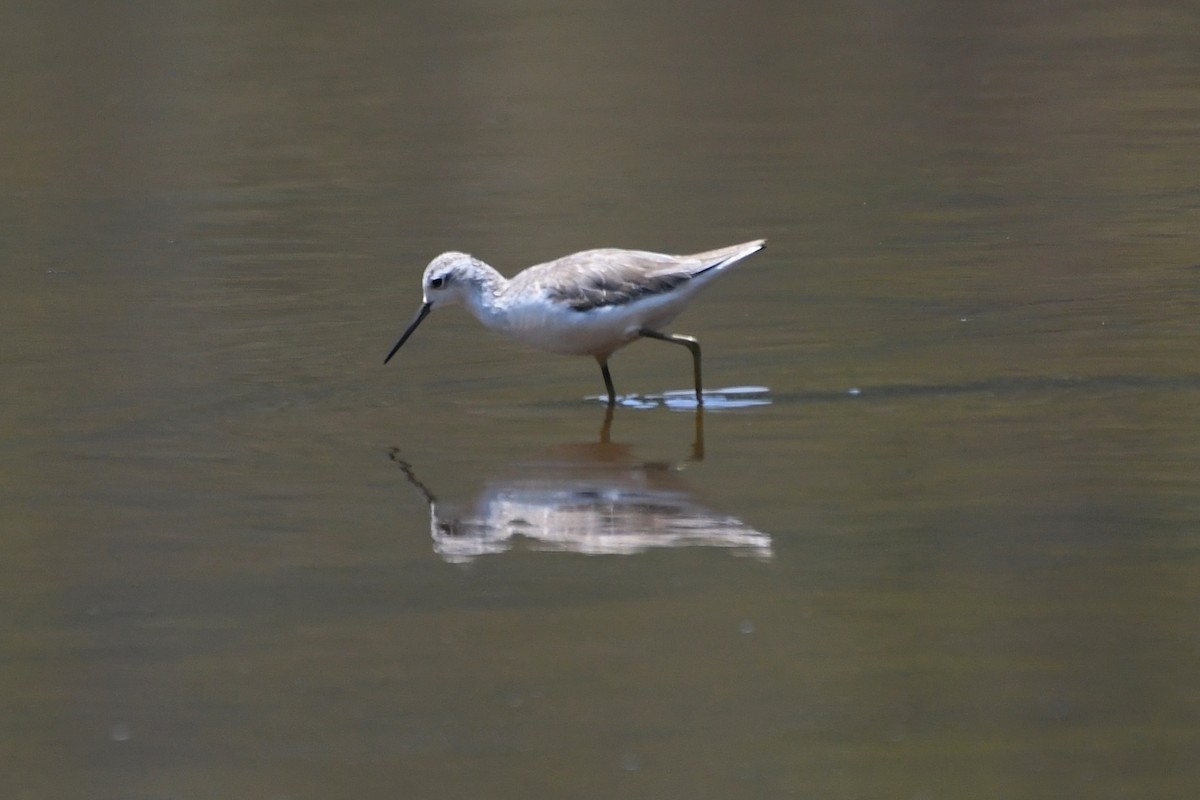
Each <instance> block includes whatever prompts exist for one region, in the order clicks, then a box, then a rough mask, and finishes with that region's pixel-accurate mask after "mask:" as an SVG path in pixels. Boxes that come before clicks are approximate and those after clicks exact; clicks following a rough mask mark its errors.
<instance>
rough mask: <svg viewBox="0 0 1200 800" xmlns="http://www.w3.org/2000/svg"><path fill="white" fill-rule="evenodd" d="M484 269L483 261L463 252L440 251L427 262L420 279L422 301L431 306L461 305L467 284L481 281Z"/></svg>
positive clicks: (485, 266) (468, 287)
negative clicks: (440, 252) (439, 253)
mask: <svg viewBox="0 0 1200 800" xmlns="http://www.w3.org/2000/svg"><path fill="white" fill-rule="evenodd" d="M485 269H489V268H488V266H487V265H486V264H484V263H483V262H482V261H480V260H479V259H477V258H475V257H474V256H469V255H467V254H466V253H458V252H454V251H451V252H449V253H442V254H441V255H440V256H438V257H437V258H435V259H434V260H433V261H430V262H429V266H428V267H426V268H425V275H424V276H423V277H422V278H421V291H422V293H423V295H424V300H425V302H426V303H427V304H429V305H431V306H442V305H447V306H448V305H457V304H461V303H462V302H463V301H464V300H465V299H466V297H465V294H466V293H467V292H468V291H470V287H471V286H472V285H474V286H478V285H479V284H480V283H481V281H482V279H483V278H482V276H483V274H484V270H485Z"/></svg>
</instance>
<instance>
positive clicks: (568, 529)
mask: <svg viewBox="0 0 1200 800" xmlns="http://www.w3.org/2000/svg"><path fill="white" fill-rule="evenodd" d="M612 419H613V409H612V408H611V407H609V408H608V410H607V412H606V413H605V417H604V424H603V426H602V428H601V430H600V437H599V441H597V442H595V443H580V444H569V445H563V446H561V447H558V448H555V449H554V450H553V451H551V452H548V453H546V454H545V455H543V456H542V457H540V458H536V459H533V460H531V461H529V462H521V463H514V464H513V465H512V466H511V473H512V474H511V476H499V477H494V478H491V479H489V480H488V481H487V484H486V486H485V487H484V489H483V490H482V491H481V492H480V493H479V495H478V496H477V497H476V498H475V501H474V505H473V507H472V508H471V509H470V511H466V512H464V511H461V510H458V509H454V508H452V507H451V506H450V505H449V504H444V503H442V502H440V501H439V500H438V499H437V497H436V496H435V495H434V493H433V491H432V490H431V489H430V488H429V487H428V486H426V484H425V483H423V482H422V481H421V480H420V478H418V477H417V473H416V469H415V468H414V467H413V465H412V464H410V463H409V462H407V461H405V460H404V459H403V458H402V457H401V456H400V452H399V450H398V449H396V448H393V449H392V451H391V458H392V460H393V461H394V462H395V463H396V464H397V465H398V466H399V467H400V469H401V471H402V472H403V473H404V476H405V478H407V480H408V482H409V483H410V484H412V485H413V486H414V487H415V488H416V489H417V491H419V492H420V493H421V495H422V496H423V497H424V498H425V501H426V503H428V505H429V517H430V524H429V529H430V534H431V535H432V537H433V549H434V551H435V552H436V553H437V554H438V555H440V556H441V557H442V558H443V559H445V560H446V561H449V562H452V563H466V562H469V561H471V560H473V559H475V558H478V557H480V556H484V555H489V554H493V553H502V552H504V551H506V550H509V549H510V548H512V547H513V546H514V545H515V544H516V543H517V542H518V541H522V540H523V541H525V542H526V543H527V544H528V546H530V547H532V548H534V549H537V550H551V551H561V552H572V553H583V554H586V555H631V554H634V553H640V552H643V551H645V550H648V549H651V548H657V547H722V548H729V549H730V550H732V551H733V552H734V553H736V554H739V555H748V556H752V557H755V558H759V559H769V558H771V556H772V550H771V537H770V536H769V535H767V534H765V533H763V532H762V531H757V530H755V529H754V528H752V527H750V526H749V525H747V524H745V523H744V522H742V521H741V520H740V519H738V518H736V517H733V516H729V515H727V514H720V513H717V512H714V511H712V510H710V509H707V508H705V507H703V506H701V505H699V504H698V503H697V502H696V501H695V500H693V499H692V496H691V493H690V492H689V491H688V489H687V486H686V484H685V483H684V481H683V480H682V479H681V475H680V472H681V470H682V469H683V468H684V467H685V466H686V465H687V464H688V463H695V462H699V461H701V460H702V459H703V458H704V417H703V410H702V409H697V410H696V414H695V422H696V427H695V439H694V441H693V443H692V448H691V453H690V455H689V456H688V457H687V458H686V459H684V460H683V462H681V463H676V464H672V463H667V462H650V461H639V460H637V459H636V458H634V456H633V452H632V448H631V447H630V446H629V445H625V444H619V443H614V442H612V441H610V439H609V432H610V430H611V428H612Z"/></svg>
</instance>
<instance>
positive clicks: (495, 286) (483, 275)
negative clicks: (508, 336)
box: [464, 261, 508, 325]
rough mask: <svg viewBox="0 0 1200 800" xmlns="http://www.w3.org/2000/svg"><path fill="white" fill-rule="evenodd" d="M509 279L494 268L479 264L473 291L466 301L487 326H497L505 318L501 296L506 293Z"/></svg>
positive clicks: (473, 278)
mask: <svg viewBox="0 0 1200 800" xmlns="http://www.w3.org/2000/svg"><path fill="white" fill-rule="evenodd" d="M507 283H508V279H507V278H505V277H504V276H503V275H501V274H500V273H499V272H497V271H496V270H495V269H493V268H492V267H490V266H488V265H487V264H484V263H483V262H482V261H480V262H478V268H477V270H476V272H475V274H474V275H473V276H472V281H471V284H472V285H471V290H470V291H469V292H467V294H466V298H465V300H464V303H465V305H466V306H467V309H468V310H469V311H470V312H471V314H472V315H474V316H475V318H476V319H478V320H479V321H480V322H482V323H484V324H485V325H488V324H489V323H490V324H493V325H494V324H495V322H496V321H497V320H499V319H500V318H502V316H503V308H502V306H501V303H500V295H501V293H502V292H503V291H504V287H505V285H506V284H507Z"/></svg>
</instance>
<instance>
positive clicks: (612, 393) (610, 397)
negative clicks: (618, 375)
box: [596, 356, 617, 407]
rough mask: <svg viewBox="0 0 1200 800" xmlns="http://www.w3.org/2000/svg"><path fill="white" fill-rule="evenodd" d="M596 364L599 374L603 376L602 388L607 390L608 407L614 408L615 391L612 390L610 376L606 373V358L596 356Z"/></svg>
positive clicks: (615, 400)
mask: <svg viewBox="0 0 1200 800" xmlns="http://www.w3.org/2000/svg"><path fill="white" fill-rule="evenodd" d="M596 363H598V364H599V365H600V374H601V375H603V376H604V388H605V389H607V390H608V405H609V406H610V407H611V406H615V405H616V404H617V390H616V389H614V388H613V382H612V375H610V374H609V372H608V356H596Z"/></svg>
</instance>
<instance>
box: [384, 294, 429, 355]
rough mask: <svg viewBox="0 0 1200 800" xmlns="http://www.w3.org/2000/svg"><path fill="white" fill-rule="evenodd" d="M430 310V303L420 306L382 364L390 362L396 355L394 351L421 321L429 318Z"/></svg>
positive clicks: (405, 340)
mask: <svg viewBox="0 0 1200 800" xmlns="http://www.w3.org/2000/svg"><path fill="white" fill-rule="evenodd" d="M432 308H433V304H432V303H425V304H424V305H422V306H421V310H420V311H418V312H417V315H416V316H415V317H413V321H412V322H410V323H409V324H408V329H407V330H406V331H404V335H403V336H401V337H400V341H398V342H396V346H395V347H393V348H392V352H390V353H388V354H387V358H385V359H384V360H383V363H385V364H386V363H387V362H389V361H391V360H392V356H394V355H396V351H397V350H399V349H400V346H401V345H402V344H404V343H405V342H407V341H408V337H410V336H412V332H413V331H415V330H416V329H417V326H418V325H420V324H421V320H423V319H425V317H427V316H429V311H430V309H432Z"/></svg>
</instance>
